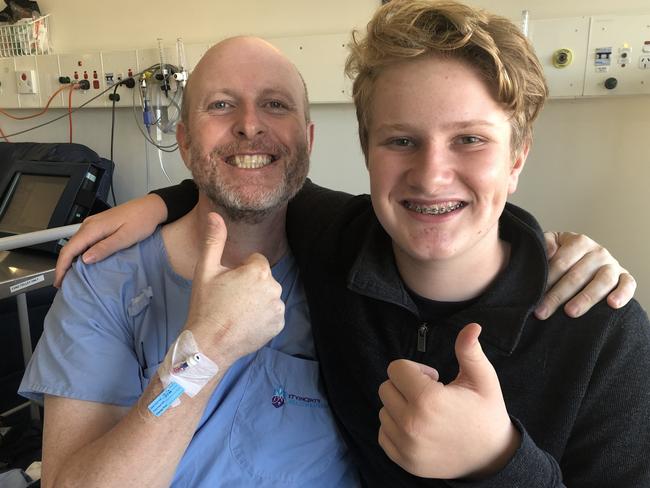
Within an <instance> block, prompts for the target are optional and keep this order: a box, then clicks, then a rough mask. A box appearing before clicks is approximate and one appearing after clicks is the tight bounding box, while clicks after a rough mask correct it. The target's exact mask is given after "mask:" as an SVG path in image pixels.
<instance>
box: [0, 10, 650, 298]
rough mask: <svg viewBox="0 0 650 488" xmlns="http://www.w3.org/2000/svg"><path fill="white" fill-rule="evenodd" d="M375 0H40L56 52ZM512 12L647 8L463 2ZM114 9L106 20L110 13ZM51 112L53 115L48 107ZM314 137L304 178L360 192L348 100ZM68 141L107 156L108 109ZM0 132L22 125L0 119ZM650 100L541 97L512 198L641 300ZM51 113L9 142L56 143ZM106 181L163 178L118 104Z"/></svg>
mask: <svg viewBox="0 0 650 488" xmlns="http://www.w3.org/2000/svg"><path fill="white" fill-rule="evenodd" d="M379 3H380V2H379V1H378V0H377V1H375V0H355V1H353V2H350V1H348V0H329V1H327V2H325V1H321V2H316V1H311V0H309V1H308V0H276V1H274V2H268V1H262V0H257V1H255V0H239V1H237V2H224V1H219V2H214V1H212V2H208V1H200V2H186V3H180V2H171V1H169V0H158V1H156V2H152V1H142V2H132V1H129V2H127V1H126V0H114V1H112V2H86V3H84V4H83V6H82V7H80V6H79V5H80V4H79V2H78V1H77V0H41V1H40V2H39V4H40V5H41V7H42V9H43V11H44V12H47V13H50V14H52V16H53V22H54V26H53V27H54V30H53V34H54V43H55V48H56V52H59V53H62V52H80V51H97V50H100V49H103V50H105V49H127V48H147V47H155V45H156V38H157V37H162V38H163V39H164V40H165V42H166V43H167V44H170V45H171V44H173V42H174V41H175V39H176V37H183V39H184V40H185V42H187V43H196V42H206V41H215V40H218V39H220V38H223V37H226V36H229V35H235V34H240V33H248V34H255V35H261V36H266V37H282V36H292V35H296V36H299V35H300V36H301V35H308V34H326V33H334V32H346V31H348V30H350V28H352V27H363V26H364V25H365V23H366V21H367V19H368V18H369V17H370V14H371V12H372V11H373V10H374V8H375V7H376V6H377V5H379ZM472 3H474V4H475V5H479V6H482V7H485V8H488V9H490V10H492V11H495V12H498V13H501V14H502V15H505V16H508V17H510V18H513V19H516V18H518V17H519V14H520V12H521V10H522V9H528V10H529V11H530V15H531V19H539V18H557V17H572V16H581V15H598V14H617V15H624V14H635V13H650V7H648V6H647V0H621V1H619V2H617V3H616V4H615V5H612V4H610V3H608V2H593V0H576V1H574V2H569V3H567V2H566V1H563V0H562V1H561V0H535V1H531V2H528V3H524V2H522V1H520V0H496V1H492V2H488V1H482V2H472ZM111 17H114V18H115V20H114V21H113V20H111ZM54 113H63V112H62V111H54ZM312 117H313V119H314V121H315V123H316V143H315V147H314V154H313V158H312V169H311V177H312V178H313V179H314V180H315V181H316V182H318V183H320V184H323V185H326V186H330V187H333V188H337V189H343V190H346V191H349V192H366V191H367V190H368V184H367V177H366V173H365V168H364V165H363V158H362V155H361V152H360V151H359V149H358V147H357V136H356V121H355V116H354V109H353V107H352V105H350V104H331V105H324V104H323V105H315V106H313V107H312ZM73 123H74V141H75V142H80V143H84V144H87V145H88V146H90V147H91V148H93V149H94V150H96V151H97V152H98V153H100V154H101V155H102V156H106V157H108V155H109V135H110V111H109V110H106V109H87V110H83V111H81V112H79V113H76V114H75V115H74V118H73ZM0 124H1V125H0V127H2V129H3V130H5V132H7V130H9V131H13V130H14V129H19V128H22V127H25V126H24V125H22V124H21V125H18V124H15V123H9V122H6V119H0ZM649 134H650V97H649V96H632V97H612V98H607V99H604V98H598V99H595V98H591V99H589V98H583V99H576V100H552V101H550V102H549V103H548V104H547V106H546V108H545V109H544V112H543V113H542V115H541V117H540V119H539V121H538V122H537V124H536V127H535V142H534V145H533V148H532V151H531V154H530V156H529V158H528V163H527V165H526V169H525V172H524V175H523V177H522V180H521V182H520V187H519V190H518V192H517V194H516V195H515V196H514V198H513V201H514V202H515V203H518V204H520V205H522V206H524V207H525V208H527V209H528V210H530V211H532V212H533V213H534V214H535V215H536V216H537V217H538V219H539V220H540V222H541V223H542V225H543V226H544V227H545V228H549V229H557V230H573V231H578V232H584V233H587V234H589V235H590V236H592V237H594V238H595V239H596V240H598V241H599V242H601V243H603V244H604V245H606V246H607V247H608V248H609V249H610V250H611V251H612V252H613V253H614V254H615V255H616V256H617V257H618V258H619V259H620V260H621V261H622V262H623V263H624V265H626V266H627V267H629V269H630V270H632V271H633V272H634V274H635V276H636V277H637V279H638V282H639V290H638V292H637V298H638V299H639V301H640V302H641V303H642V304H643V305H644V306H646V307H650V260H649V258H648V257H647V253H646V252H645V246H644V245H643V244H642V243H644V242H649V241H650V225H649V222H648V218H647V215H648V214H649V213H650V201H649V199H648V197H646V194H647V186H648V183H649V182H650V150H648V147H647V145H646V143H645V142H644V141H647V140H648V137H649ZM67 136H68V134H67V124H66V123H64V122H59V123H57V124H53V125H51V126H48V127H46V128H42V129H39V130H37V131H34V132H32V133H31V134H26V135H24V136H18V137H15V138H13V139H12V140H15V141H20V140H36V141H43V142H44V141H65V140H67ZM114 159H115V162H116V164H117V170H116V176H115V188H116V194H117V199H118V202H121V201H125V200H127V199H129V198H132V197H135V196H138V195H141V194H143V193H145V192H146V191H147V190H148V189H151V188H155V187H158V186H161V185H165V184H166V183H167V182H166V179H165V177H164V176H163V175H162V172H161V171H160V169H159V161H158V154H157V152H156V151H155V150H153V149H152V148H151V147H147V146H146V145H145V142H144V140H143V139H142V137H141V136H140V135H139V132H138V131H137V129H136V128H135V125H134V122H133V114H132V112H131V110H129V109H119V110H118V111H117V117H116V144H115V156H114ZM163 162H164V164H165V167H166V168H167V172H168V173H169V175H170V177H171V178H172V180H173V181H179V180H180V179H182V178H184V177H186V176H187V174H188V173H187V171H186V170H185V168H184V166H183V164H182V161H181V160H180V158H179V156H178V154H177V153H176V154H163Z"/></svg>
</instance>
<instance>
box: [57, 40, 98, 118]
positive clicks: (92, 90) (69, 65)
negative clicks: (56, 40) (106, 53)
mask: <svg viewBox="0 0 650 488" xmlns="http://www.w3.org/2000/svg"><path fill="white" fill-rule="evenodd" d="M59 67H60V69H61V76H62V77H63V78H69V79H70V81H71V82H72V83H78V82H80V81H82V80H86V81H87V82H88V89H87V90H73V91H72V106H73V107H79V106H80V105H83V104H87V105H84V106H86V107H103V106H104V99H103V97H99V98H95V96H96V95H99V94H100V93H101V91H102V90H103V89H104V88H105V84H104V82H103V80H102V76H103V75H102V57H101V53H99V52H95V53H73V54H59ZM68 95H69V92H68V91H65V94H64V104H65V105H67V104H68Z"/></svg>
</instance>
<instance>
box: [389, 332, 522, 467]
mask: <svg viewBox="0 0 650 488" xmlns="http://www.w3.org/2000/svg"><path fill="white" fill-rule="evenodd" d="M480 333H481V327H480V326H479V325H478V324H469V325H467V326H465V328H464V329H463V330H461V331H460V333H459V334H458V337H457V338H456V346H455V350H456V359H457V360H458V365H459V373H458V376H457V377H456V379H454V381H452V382H451V383H449V384H447V385H444V384H442V383H441V382H439V381H438V372H437V371H436V370H435V369H433V368H431V367H429V366H426V365H424V364H420V363H416V362H413V361H409V360H405V359H400V360H397V361H393V362H392V363H390V365H389V366H388V380H387V381H385V382H384V383H382V384H381V386H380V387H379V397H380V399H381V401H382V403H383V405H384V406H383V408H382V409H381V410H380V411H379V420H380V423H381V426H380V428H379V445H380V446H381V447H382V448H383V449H384V451H385V452H386V454H387V455H388V457H389V458H390V459H392V460H393V461H394V462H395V463H397V464H399V465H400V466H401V467H402V468H404V469H405V470H406V471H408V472H410V473H411V474H414V475H416V476H421V477H425V478H441V479H452V478H464V477H469V478H485V477H488V476H490V475H491V474H494V473H496V472H498V471H499V470H500V469H502V468H503V467H504V466H505V465H506V464H507V463H508V461H509V460H510V458H511V457H512V455H513V454H514V452H515V451H516V450H517V448H518V446H519V444H520V442H521V439H520V434H519V431H518V430H517V429H516V428H515V427H514V425H512V422H511V421H510V417H509V416H508V412H507V410H506V406H505V403H504V401H503V395H502V393H501V387H500V385H499V379H498V377H497V374H496V372H495V371H494V368H493V367H492V364H491V363H490V361H488V359H487V357H486V356H485V354H484V353H483V350H482V349H481V345H480V344H479V342H478V336H479V334H480Z"/></svg>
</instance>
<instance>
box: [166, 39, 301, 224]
mask: <svg viewBox="0 0 650 488" xmlns="http://www.w3.org/2000/svg"><path fill="white" fill-rule="evenodd" d="M188 90H189V93H186V97H185V99H184V103H188V104H189V106H188V107H187V118H186V121H185V123H184V124H179V131H178V134H177V135H178V139H179V144H180V146H181V154H182V156H183V159H184V160H185V161H186V164H187V165H188V167H189V168H190V170H191V171H192V175H193V177H194V181H195V182H196V184H197V186H198V187H199V189H200V190H201V191H203V192H204V193H205V194H206V195H207V196H208V197H209V198H210V199H211V200H212V202H213V203H214V204H215V205H216V207H217V210H220V211H222V212H223V213H224V214H225V216H228V217H229V218H231V219H233V220H245V221H249V222H251V223H254V222H257V221H259V220H260V219H262V218H264V217H265V216H266V215H268V213H269V212H272V211H273V210H275V209H278V208H280V207H282V206H283V205H284V204H286V202H287V201H288V200H289V199H290V198H291V197H293V196H294V195H295V194H296V193H297V191H298V190H299V189H300V187H301V186H302V184H303V182H304V180H305V178H306V176H307V172H308V170H309V153H310V151H311V143H312V134H313V126H312V124H311V123H310V122H308V121H307V115H306V114H307V110H306V96H305V90H304V85H303V82H302V80H301V78H300V75H299V74H298V71H297V70H296V68H295V67H294V66H293V65H292V64H291V63H290V62H289V61H288V60H287V59H286V58H285V57H284V56H283V55H282V54H281V53H279V52H278V51H277V50H276V49H275V48H273V47H272V46H270V45H269V44H267V43H266V42H265V41H262V40H260V39H254V38H234V39H229V40H226V41H224V42H222V43H220V44H218V45H217V46H215V47H214V48H212V49H211V50H210V51H208V53H206V55H205V56H204V57H203V58H202V60H201V62H200V63H199V64H198V65H197V68H196V69H195V70H194V72H193V73H192V77H191V79H190V82H189V83H188Z"/></svg>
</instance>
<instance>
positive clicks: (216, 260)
mask: <svg viewBox="0 0 650 488" xmlns="http://www.w3.org/2000/svg"><path fill="white" fill-rule="evenodd" d="M227 237H228V231H227V229H226V223H225V222H224V221H223V219H222V218H221V216H220V215H219V214H217V213H215V212H210V213H209V214H208V215H207V218H206V222H205V227H204V232H203V242H202V243H201V244H202V250H201V259H199V267H200V268H202V269H201V271H202V272H206V271H210V270H212V271H214V270H218V269H221V257H222V256H223V248H224V247H225V245H226V238H227ZM197 271H198V270H197Z"/></svg>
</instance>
